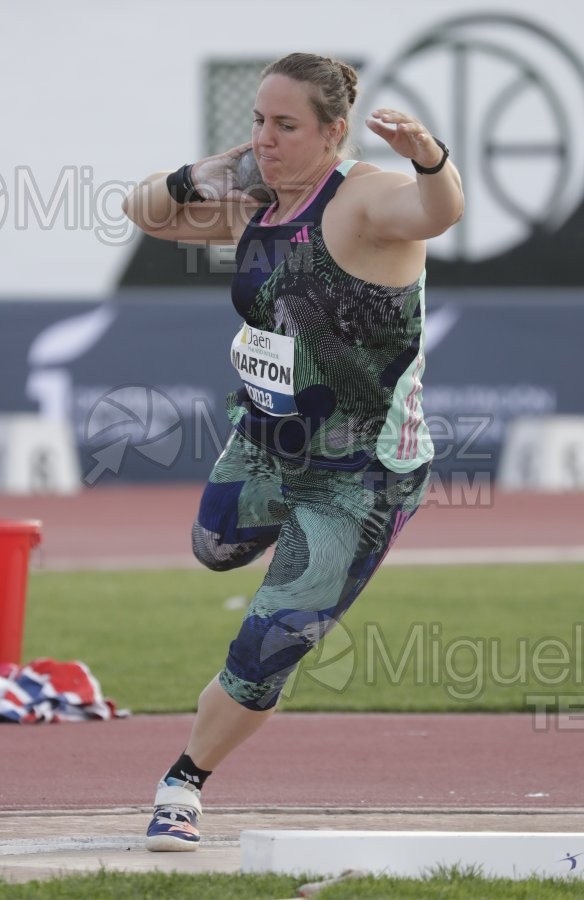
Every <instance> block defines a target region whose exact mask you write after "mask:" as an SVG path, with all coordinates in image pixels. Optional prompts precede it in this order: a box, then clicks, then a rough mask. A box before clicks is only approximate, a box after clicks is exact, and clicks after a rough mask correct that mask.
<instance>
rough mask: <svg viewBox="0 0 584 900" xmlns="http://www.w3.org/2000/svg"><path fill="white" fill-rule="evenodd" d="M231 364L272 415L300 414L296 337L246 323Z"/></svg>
mask: <svg viewBox="0 0 584 900" xmlns="http://www.w3.org/2000/svg"><path fill="white" fill-rule="evenodd" d="M231 362H232V363H233V365H234V366H235V368H236V369H237V371H238V372H239V375H240V377H241V380H242V381H243V383H244V385H245V388H246V390H247V393H248V394H249V396H250V398H251V399H252V400H253V402H254V403H255V405H256V406H257V407H259V409H262V410H263V411H264V412H266V413H269V415H271V416H291V415H294V414H297V413H298V410H297V409H296V403H295V402H294V338H293V337H285V336H284V335H282V334H273V332H271V331H262V330H261V329H260V328H252V327H251V325H247V324H244V325H243V327H242V328H241V329H240V331H238V332H237V334H236V335H235V338H234V339H233V343H232V345H231Z"/></svg>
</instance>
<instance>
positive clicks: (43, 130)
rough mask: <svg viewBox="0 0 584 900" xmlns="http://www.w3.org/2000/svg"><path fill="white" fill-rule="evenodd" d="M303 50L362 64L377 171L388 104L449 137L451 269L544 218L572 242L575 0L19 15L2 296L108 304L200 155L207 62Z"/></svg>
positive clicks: (11, 46) (142, 0)
mask: <svg viewBox="0 0 584 900" xmlns="http://www.w3.org/2000/svg"><path fill="white" fill-rule="evenodd" d="M455 17H458V18H459V19H460V18H463V19H465V21H464V22H462V23H461V22H458V24H457V23H455V22H454V21H453V20H454V18H455ZM468 17H471V18H470V19H469V18H468ZM277 21H279V22H284V23H285V24H276V23H277ZM431 35H434V37H435V38H436V36H438V37H437V38H436V40H435V42H434V44H430V45H429V46H427V47H425V48H422V49H421V50H420V49H418V50H416V51H414V50H413V49H412V48H413V46H414V45H415V44H416V42H421V43H422V44H423V42H424V41H426V42H427V40H428V37H429V36H431ZM408 48H409V49H408ZM292 50H312V51H316V52H321V53H332V54H336V55H338V56H340V57H346V58H350V59H360V60H362V61H363V63H364V65H363V69H362V91H361V104H360V105H358V106H357V107H356V109H355V117H354V118H355V121H354V137H355V138H356V140H357V143H361V144H362V150H363V154H364V155H365V156H366V157H367V158H370V157H375V159H376V161H378V162H382V164H383V165H386V166H387V167H388V168H392V167H399V164H398V160H397V158H396V157H394V156H393V155H392V154H391V153H390V152H387V151H386V149H385V148H383V146H380V144H375V145H372V144H371V141H370V139H369V138H368V136H367V134H366V132H365V131H364V127H363V120H364V117H365V113H366V112H367V111H368V108H371V106H372V105H377V104H378V103H385V104H389V105H395V106H397V107H398V108H407V107H409V108H411V107H412V106H413V107H415V112H416V114H417V115H419V116H421V117H422V118H424V119H426V120H428V118H430V119H431V120H432V123H431V124H432V127H434V126H435V128H436V129H438V130H439V131H440V134H441V135H442V136H443V137H447V138H448V140H449V142H450V143H451V144H452V149H453V157H454V158H455V159H456V161H457V163H458V164H459V166H460V168H461V169H462V171H463V174H464V176H465V185H466V191H467V201H468V206H467V209H468V212H467V216H466V217H465V220H464V224H463V225H461V226H457V228H456V229H455V230H454V231H453V232H452V233H451V234H449V235H448V236H446V237H444V239H442V238H441V239H439V242H435V245H434V251H433V252H435V253H436V254H437V256H438V257H442V258H445V259H454V258H464V259H467V260H471V261H473V260H476V261H480V260H484V259H485V258H488V257H489V255H493V254H502V253H505V252H506V251H508V250H509V249H510V248H512V247H514V246H517V245H520V244H521V242H522V241H523V240H525V239H526V236H527V235H528V234H529V233H530V229H532V227H533V224H534V222H542V223H543V226H542V227H544V229H546V228H548V229H551V230H552V231H554V230H555V231H557V230H558V229H560V228H561V227H562V226H563V225H564V223H565V222H566V221H567V220H568V219H569V217H570V216H571V215H572V213H573V211H574V209H575V207H576V206H578V204H579V203H581V201H582V197H583V193H584V158H583V157H582V154H581V152H580V148H581V147H582V146H583V145H584V93H583V79H582V71H584V69H583V68H582V60H583V59H584V6H583V5H582V4H578V3H575V2H574V0H556V2H555V3H553V4H549V3H547V2H545V0H489V4H488V8H487V9H480V8H477V6H476V4H475V3H474V2H473V0H443V2H442V3H440V4H436V3H435V2H434V0H414V2H412V3H407V4H403V3H395V2H391V0H390V2H387V3H384V4H381V3H379V2H378V0H361V2H360V3H359V4H358V8H354V9H351V10H350V11H349V12H348V13H345V12H343V10H342V7H340V6H339V4H338V3H337V2H333V0H320V2H319V3H318V4H315V3H314V2H312V0H295V2H294V3H293V4H291V5H289V6H286V7H280V8H279V9H278V12H277V14H276V11H275V8H274V4H273V3H269V2H268V0H247V2H246V3H244V4H242V3H239V2H235V0H233V2H227V0H216V2H214V3H192V2H191V0H171V2H167V0H125V2H124V3H118V2H115V0H104V2H102V3H99V4H97V3H95V4H80V3H78V2H75V0H53V2H51V3H44V2H42V0H29V2H27V3H21V4H16V3H13V4H8V3H5V4H3V8H2V29H1V30H0V60H1V61H2V69H3V76H4V77H3V78H2V79H0V103H1V107H2V124H3V134H4V140H3V149H2V161H1V163H0V225H1V238H2V247H3V253H2V260H3V261H2V270H1V273H0V297H7V296H12V297H16V296H27V297H29V298H30V297H42V298H45V297H49V296H51V297H55V296H59V297H61V298H62V297H67V296H76V297H77V298H78V297H79V296H86V297H94V298H95V297H100V296H103V295H106V294H108V293H110V292H111V291H112V289H113V288H114V287H115V284H116V280H117V278H118V275H119V273H120V272H121V271H122V270H123V269H124V267H125V265H126V262H127V260H128V259H129V257H130V255H131V253H132V242H133V240H134V238H135V235H134V233H133V230H132V228H131V227H130V226H129V224H128V222H127V220H125V219H124V218H123V217H122V216H121V212H120V203H121V200H122V196H123V194H124V193H125V192H126V191H127V189H128V187H129V186H130V185H131V184H132V183H133V182H134V181H135V180H136V179H140V178H141V177H143V176H144V175H146V174H147V173H149V172H151V171H155V170H158V169H165V168H171V167H175V166H178V165H180V164H181V163H183V162H184V161H185V160H187V159H191V158H196V157H197V156H199V155H201V153H202V150H203V146H204V141H203V130H204V127H203V99H204V98H203V85H202V67H203V65H204V63H205V62H206V61H207V60H209V59H212V58H226V59H230V58H244V59H245V58H266V57H268V58H270V57H275V56H279V55H282V54H284V53H287V52H290V51H292ZM400 56H401V62H400V63H399V66H397V69H396V70H395V71H394V72H393V80H392V81H391V83H390V82H389V81H388V80H387V73H388V67H389V69H391V66H392V62H395V61H396V60H398V58H399V57H400ZM396 73H397V74H399V84H398V81H396V77H395V76H396ZM527 145H529V146H527ZM379 150H381V152H378V151H379ZM576 150H577V152H576ZM408 171H409V169H408Z"/></svg>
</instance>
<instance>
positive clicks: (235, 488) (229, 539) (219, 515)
mask: <svg viewBox="0 0 584 900" xmlns="http://www.w3.org/2000/svg"><path fill="white" fill-rule="evenodd" d="M287 516H288V510H287V508H286V506H285V504H284V502H283V497H282V493H281V478H280V472H279V465H278V461H277V459H275V458H274V457H272V456H269V455H268V454H266V453H265V452H264V451H263V450H261V449H260V448H258V447H255V446H254V445H253V444H250V443H249V441H246V440H245V438H243V437H241V435H239V434H238V433H237V432H233V433H232V434H231V436H230V438H229V440H228V442H227V444H226V446H225V449H224V451H223V453H222V454H221V456H220V457H219V459H218V460H217V462H216V463H215V466H214V467H213V471H212V472H211V475H210V477H209V481H208V482H207V486H206V488H205V491H204V493H203V497H202V499H201V506H200V509H199V515H198V517H197V519H196V521H195V523H194V525H193V534H192V539H193V553H194V554H195V556H196V557H197V559H198V560H199V561H200V562H202V563H203V565H205V566H207V568H209V569H213V570H214V571H216V572H222V571H225V570H227V569H234V568H237V567H238V566H245V565H247V563H249V562H251V561H252V560H253V559H255V558H256V557H258V556H260V555H261V554H262V553H263V552H264V550H265V549H266V548H267V547H269V546H270V545H271V544H273V543H274V542H275V541H276V539H277V537H278V535H279V533H280V528H281V527H282V523H283V522H284V521H285V520H286V518H287Z"/></svg>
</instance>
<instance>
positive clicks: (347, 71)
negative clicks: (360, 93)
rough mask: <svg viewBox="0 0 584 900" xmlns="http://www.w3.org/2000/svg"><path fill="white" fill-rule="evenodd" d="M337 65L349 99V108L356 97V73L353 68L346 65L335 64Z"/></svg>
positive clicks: (341, 63)
mask: <svg viewBox="0 0 584 900" xmlns="http://www.w3.org/2000/svg"><path fill="white" fill-rule="evenodd" d="M337 65H338V67H339V69H340V70H341V75H342V76H343V80H344V82H345V88H346V91H347V96H348V98H349V106H352V105H353V103H354V102H355V98H356V96H357V80H358V76H357V72H356V71H355V69H354V68H353V66H349V65H347V63H343V62H337Z"/></svg>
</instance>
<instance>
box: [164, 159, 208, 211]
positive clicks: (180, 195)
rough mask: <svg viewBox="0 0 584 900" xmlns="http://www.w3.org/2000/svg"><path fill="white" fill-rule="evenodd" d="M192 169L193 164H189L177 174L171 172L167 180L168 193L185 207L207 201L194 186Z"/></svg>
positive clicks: (178, 170)
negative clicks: (187, 204)
mask: <svg viewBox="0 0 584 900" xmlns="http://www.w3.org/2000/svg"><path fill="white" fill-rule="evenodd" d="M191 167H192V163H187V164H186V165H184V166H181V167H180V169H177V170H176V172H171V173H170V175H168V176H167V178H166V186H167V188H168V193H169V194H170V196H171V197H172V199H173V200H174V202H175V203H180V204H181V205H183V204H185V203H202V202H204V200H205V198H204V197H203V195H202V194H199V192H198V190H197V189H196V187H195V186H194V184H193V180H192V178H191Z"/></svg>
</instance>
